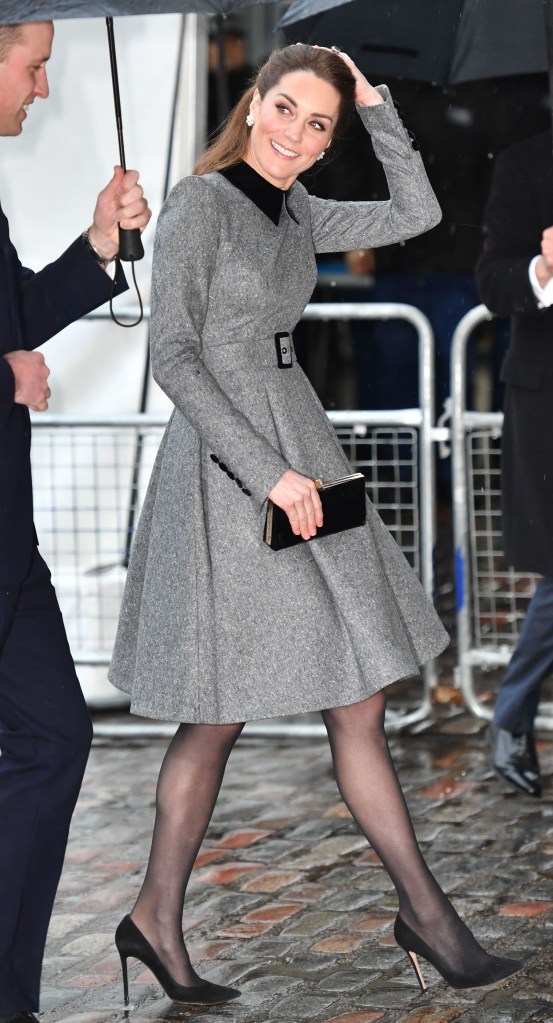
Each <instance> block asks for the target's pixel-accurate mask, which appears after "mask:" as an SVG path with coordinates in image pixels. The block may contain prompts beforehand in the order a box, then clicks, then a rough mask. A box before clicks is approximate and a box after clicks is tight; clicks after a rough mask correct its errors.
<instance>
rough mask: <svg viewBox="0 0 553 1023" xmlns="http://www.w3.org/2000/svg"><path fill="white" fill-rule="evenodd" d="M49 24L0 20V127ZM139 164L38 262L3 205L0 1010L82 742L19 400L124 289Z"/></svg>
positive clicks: (38, 928)
mask: <svg viewBox="0 0 553 1023" xmlns="http://www.w3.org/2000/svg"><path fill="white" fill-rule="evenodd" d="M52 39H53V26H52V24H51V23H50V22H40V23H34V24H25V25H8V26H3V27H0V134H1V135H11V136H15V135H19V134H20V132H21V130H22V127H23V122H24V121H25V119H26V117H27V116H28V110H29V107H30V106H31V105H32V103H33V102H34V100H35V99H36V98H38V97H40V98H42V99H46V97H47V96H48V80H47V76H46V62H47V60H48V58H49V56H50V50H51V45H52ZM137 181H138V174H137V173H136V172H135V171H129V172H127V173H126V174H123V172H122V170H121V168H116V171H115V174H114V177H113V179H112V180H111V181H110V182H109V184H108V185H107V186H106V188H104V189H103V191H102V192H100V195H99V196H98V199H97V202H96V207H95V210H94V215H93V220H92V224H91V226H90V228H89V230H88V232H85V233H84V234H83V235H82V236H80V237H79V238H78V239H77V240H76V241H74V242H73V244H72V245H71V246H70V247H69V249H68V250H67V251H66V252H65V253H64V254H63V255H62V256H61V257H60V258H59V259H58V260H57V261H56V262H54V263H52V264H50V265H49V266H47V267H46V268H45V269H44V270H42V271H41V272H40V273H37V274H33V273H32V272H31V271H30V270H27V269H25V268H23V267H22V266H21V264H20V262H19V260H18V258H17V253H16V251H15V249H14V247H13V245H12V244H11V242H10V238H9V232H8V221H7V219H6V217H5V215H4V213H3V212H2V210H1V209H0V835H1V838H0V914H1V923H0V1021H1V1023H6V1021H9V1023H29V1021H31V1020H35V1016H34V1015H33V1013H34V1011H36V1010H37V1009H38V1001H39V987H40V974H41V967H42V957H43V952H44V944H45V940H46V932H47V928H48V922H49V919H50V914H51V910H52V905H53V901H54V896H55V893H56V888H57V884H58V881H59V876H60V872H61V868H62V863H63V856H64V852H65V845H66V840H67V833H68V829H69V823H70V819H71V814H72V812H73V808H74V805H75V802H76V799H77V795H78V792H79V788H80V784H81V780H82V775H83V772H84V768H85V764H86V760H87V756H88V750H89V747H90V740H91V724H90V719H89V716H88V712H87V709H86V706H85V702H84V699H83V696H82V693H81V690H80V687H79V683H78V680H77V676H76V674H75V670H74V667H73V662H72V660H71V656H70V653H69V647H68V644H67V639H66V636H65V631H64V627H63V622H62V619H61V614H60V611H59V608H58V604H57V601H56V596H55V593H54V590H53V588H52V585H51V583H50V575H49V572H48V568H47V566H46V564H45V563H44V561H43V560H42V558H41V557H40V554H39V553H38V549H37V539H36V534H35V532H34V527H33V512H32V490H31V470H30V418H29V412H28V410H29V408H31V409H35V410H37V411H43V410H44V409H46V408H47V407H48V399H49V397H50V389H49V387H48V374H49V370H48V368H47V366H46V364H45V362H44V357H43V356H42V354H41V353H39V352H36V351H34V349H35V348H36V347H37V346H39V345H41V344H42V343H43V342H44V341H46V340H47V339H48V338H49V337H51V336H52V335H54V334H56V333H57V332H58V331H60V330H61V329H62V328H63V327H65V326H66V325H67V324H68V323H71V322H72V321H73V320H76V319H78V318H79V317H80V316H83V315H84V314H85V313H87V312H89V311H90V310H91V309H94V308H95V307H96V306H98V305H101V304H102V303H104V302H105V301H106V300H107V299H109V296H110V294H111V291H112V289H114V290H115V293H116V294H117V293H119V292H121V291H123V290H125V288H126V282H125V278H124V276H123V274H122V273H121V271H120V270H117V271H116V272H115V280H114V279H113V277H114V268H115V267H116V264H115V263H114V262H113V260H114V257H115V256H116V254H117V250H118V225H119V224H121V226H122V227H124V228H129V229H132V228H139V229H143V228H144V227H145V226H146V224H147V223H148V220H149V219H150V216H151V213H150V211H149V209H148V206H147V203H146V201H145V199H144V197H143V193H142V188H141V187H140V186H139V185H138V183H137Z"/></svg>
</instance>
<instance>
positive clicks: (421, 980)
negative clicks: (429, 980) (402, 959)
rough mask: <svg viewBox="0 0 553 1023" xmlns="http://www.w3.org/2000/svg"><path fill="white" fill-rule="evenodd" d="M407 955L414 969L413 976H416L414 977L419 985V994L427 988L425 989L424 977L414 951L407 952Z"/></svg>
mask: <svg viewBox="0 0 553 1023" xmlns="http://www.w3.org/2000/svg"><path fill="white" fill-rule="evenodd" d="M407 955H408V956H409V961H410V963H411V966H412V967H413V969H414V971H415V976H416V978H417V980H418V982H419V987H420V989H421V994H424V992H425V991H427V990H428V989H427V986H426V981H425V979H424V977H423V975H422V970H421V968H420V966H419V961H418V959H417V956H416V953H415V952H407Z"/></svg>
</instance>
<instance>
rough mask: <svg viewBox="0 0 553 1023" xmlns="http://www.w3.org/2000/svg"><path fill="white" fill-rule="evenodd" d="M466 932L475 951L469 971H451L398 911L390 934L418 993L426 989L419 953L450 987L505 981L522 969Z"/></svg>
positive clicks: (468, 986) (514, 960)
mask: <svg viewBox="0 0 553 1023" xmlns="http://www.w3.org/2000/svg"><path fill="white" fill-rule="evenodd" d="M467 933H468V934H469V935H470V937H471V938H472V941H473V942H474V945H475V950H476V951H477V952H478V953H481V955H480V954H478V955H476V956H475V957H474V966H473V968H472V969H470V970H465V971H463V970H455V969H454V968H452V967H451V966H450V965H449V964H447V963H446V962H445V960H443V959H441V958H440V955H439V953H438V952H436V951H434V949H432V948H430V947H429V945H427V944H426V942H425V941H423V939H422V938H419V936H418V934H415V932H414V931H412V930H411V928H410V927H409V925H408V924H406V923H405V921H404V920H402V919H401V917H400V915H399V913H398V915H397V917H396V922H395V925H394V937H395V939H396V941H397V943H398V945H399V946H400V948H402V949H403V951H404V952H407V955H408V956H409V960H410V962H411V966H412V967H413V969H414V971H415V976H416V978H417V980H418V982H419V985H420V989H421V991H422V992H424V991H426V990H427V987H426V983H425V980H424V977H423V975H422V971H421V968H420V966H419V961H418V959H417V956H419V955H420V956H423V957H424V958H425V959H426V960H427V961H428V962H429V963H431V965H432V966H433V967H434V968H435V969H436V970H437V971H438V973H440V974H441V975H442V977H443V979H444V980H445V981H446V983H447V984H449V985H450V987H453V988H471V987H489V986H490V985H492V984H497V983H499V981H501V980H507V978H508V977H512V976H513V975H514V974H515V973H518V971H519V970H521V969H522V967H523V965H524V964H523V963H521V962H519V961H518V960H517V959H505V958H504V957H503V956H493V955H489V954H488V953H487V952H486V951H485V950H484V949H483V948H481V946H480V945H479V944H478V942H477V941H476V938H474V937H473V935H472V934H471V933H470V931H469V930H468V928H467Z"/></svg>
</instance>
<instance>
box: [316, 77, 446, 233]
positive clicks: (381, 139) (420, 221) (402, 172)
mask: <svg viewBox="0 0 553 1023" xmlns="http://www.w3.org/2000/svg"><path fill="white" fill-rule="evenodd" d="M378 92H379V93H380V94H381V96H382V97H383V99H384V103H380V104H377V105H375V106H367V107H361V106H358V107H357V111H358V113H359V116H360V117H361V120H362V122H363V124H364V126H365V128H366V129H367V131H368V132H370V135H371V139H372V144H373V149H374V152H375V155H376V156H377V157H378V159H379V160H380V161H381V163H382V164H383V167H384V171H385V174H386V180H387V182H388V189H389V192H390V198H389V199H388V200H385V201H378V202H335V201H333V200H328V199H327V200H325V199H318V198H315V197H314V196H310V207H311V223H312V233H313V243H314V246H315V252H347V251H349V250H351V249H357V248H377V247H379V246H382V245H392V244H394V243H395V242H401V241H405V240H406V239H407V238H412V237H414V236H415V235H418V234H423V233H424V232H425V231H429V230H430V229H431V228H432V227H435V226H436V224H438V223H439V222H440V220H441V216H442V214H441V210H440V207H439V204H438V200H437V199H436V196H435V195H434V192H433V190H432V186H431V184H430V182H429V180H428V177H427V174H426V171H425V169H424V164H423V162H422V159H421V155H420V153H419V152H418V149H417V148H415V147H416V142H415V140H414V138H413V137H412V136H410V135H409V133H408V131H407V129H406V128H405V127H404V125H403V123H402V121H401V120H400V118H399V115H398V113H397V111H396V109H395V107H394V104H393V102H392V98H391V96H390V92H389V90H388V88H387V86H385V85H379V86H378Z"/></svg>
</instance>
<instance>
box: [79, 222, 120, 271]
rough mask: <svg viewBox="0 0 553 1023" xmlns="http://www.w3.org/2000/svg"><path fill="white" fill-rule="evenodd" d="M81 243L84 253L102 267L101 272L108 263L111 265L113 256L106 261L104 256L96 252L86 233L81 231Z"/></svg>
mask: <svg viewBox="0 0 553 1023" xmlns="http://www.w3.org/2000/svg"><path fill="white" fill-rule="evenodd" d="M81 241H82V243H83V245H84V247H85V249H86V251H87V252H88V253H89V255H91V256H92V258H93V259H94V260H95V262H96V263H97V264H98V266H101V267H102V270H105V269H106V268H107V266H108V263H113V260H114V259H115V256H112V257H111V259H108V258H107V257H106V256H102V254H101V252H98V250H97V249H95V248H94V246H93V244H92V242H91V241H90V238H89V237H88V231H83V233H82V235H81Z"/></svg>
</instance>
